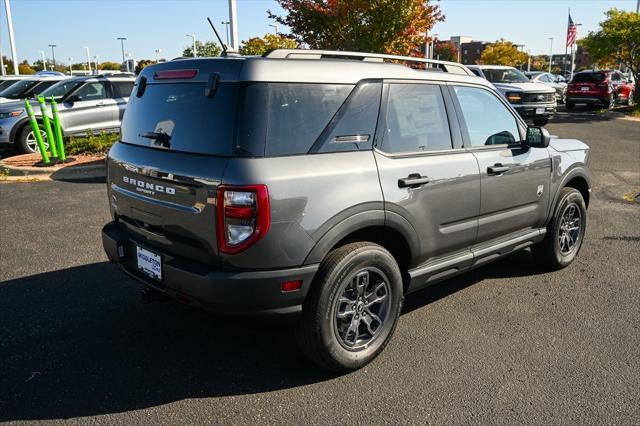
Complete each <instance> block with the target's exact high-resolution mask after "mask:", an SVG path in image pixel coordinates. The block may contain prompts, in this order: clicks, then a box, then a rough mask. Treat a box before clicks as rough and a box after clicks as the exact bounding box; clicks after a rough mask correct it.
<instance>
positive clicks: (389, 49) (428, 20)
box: [267, 0, 444, 55]
mask: <svg viewBox="0 0 640 426" xmlns="http://www.w3.org/2000/svg"><path fill="white" fill-rule="evenodd" d="M277 1H278V3H279V4H280V6H281V7H282V8H283V9H284V11H285V15H284V16H279V15H276V14H274V13H273V12H271V11H268V12H267V13H268V15H269V17H270V18H272V19H275V20H276V21H277V22H278V23H280V24H282V25H286V26H288V27H289V28H291V36H292V37H293V38H295V39H296V40H297V41H298V42H299V43H301V44H306V45H308V46H309V47H310V48H312V49H330V50H353V51H360V52H375V53H393V54H402V55H407V54H413V55H419V46H420V45H422V44H424V42H425V33H426V32H427V31H428V30H430V29H431V28H433V26H434V25H435V23H436V22H438V21H443V20H444V15H442V13H441V11H440V8H439V7H438V6H437V5H435V4H433V2H432V1H431V0H277Z"/></svg>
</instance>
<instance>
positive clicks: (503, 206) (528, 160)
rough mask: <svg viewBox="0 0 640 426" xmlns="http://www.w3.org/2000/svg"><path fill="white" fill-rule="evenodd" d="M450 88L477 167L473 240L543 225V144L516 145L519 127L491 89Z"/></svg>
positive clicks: (546, 171)
mask: <svg viewBox="0 0 640 426" xmlns="http://www.w3.org/2000/svg"><path fill="white" fill-rule="evenodd" d="M451 92H452V95H453V96H454V97H455V99H456V100H457V103H458V105H457V106H458V108H459V110H460V112H461V114H460V115H461V116H462V121H463V123H462V127H463V137H464V139H465V147H466V148H467V149H468V151H469V152H470V153H473V155H474V156H475V158H476V159H477V161H478V166H479V168H480V182H481V194H482V195H481V201H480V217H479V219H478V238H477V243H483V242H486V241H490V240H492V239H495V238H499V237H507V236H509V235H515V234H518V233H520V232H526V231H527V230H531V229H533V228H539V227H542V226H544V223H545V219H546V213H547V207H548V204H549V195H550V194H549V182H550V177H551V159H550V157H549V153H548V151H547V149H546V148H528V147H526V146H524V145H523V144H522V142H521V140H522V139H523V137H522V136H523V134H524V126H523V125H522V124H521V123H520V122H519V120H517V119H516V117H515V115H514V114H513V113H512V111H511V110H510V109H509V108H508V107H507V106H506V105H505V104H504V102H502V100H500V99H499V98H498V95H497V94H495V93H493V92H492V91H490V90H487V89H484V88H480V87H472V86H462V85H460V86H453V90H452V91H451ZM519 123H520V124H519Z"/></svg>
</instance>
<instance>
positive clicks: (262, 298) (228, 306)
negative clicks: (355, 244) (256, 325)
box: [102, 222, 318, 315]
mask: <svg viewBox="0 0 640 426" xmlns="http://www.w3.org/2000/svg"><path fill="white" fill-rule="evenodd" d="M102 245H103V246H104V250H105V252H106V253H107V256H108V257H109V260H111V261H112V262H114V263H116V264H117V265H118V266H120V268H121V269H122V270H123V271H124V272H125V273H126V274H127V275H129V276H131V277H133V278H135V279H136V280H138V281H140V282H141V283H142V284H144V285H145V286H147V287H150V288H153V289H154V290H157V291H160V292H161V293H164V294H166V295H167V296H169V297H172V298H174V299H177V300H178V301H181V302H184V303H187V304H191V305H194V306H197V307H200V308H203V309H206V310H208V311H213V312H216V313H222V314H241V315H263V314H267V315H282V314H295V313H298V312H300V311H301V310H302V302H303V301H304V299H305V296H306V294H307V292H308V290H309V287H310V285H311V281H312V280H313V277H314V275H315V273H316V271H317V269H318V265H317V264H316V265H308V266H303V267H299V268H290V269H277V270H268V271H218V270H213V269H211V267H209V266H208V265H204V264H201V263H196V262H193V261H190V260H188V259H180V258H176V257H173V256H171V255H168V254H165V253H160V252H158V251H157V250H154V249H152V250H153V251H154V252H155V253H157V254H159V255H161V256H162V281H157V280H155V279H152V278H150V277H148V276H146V275H145V274H143V273H141V272H139V270H138V269H137V267H136V254H135V253H136V245H141V246H143V247H144V244H141V242H138V241H134V240H132V239H131V237H130V236H129V235H128V234H127V232H126V231H125V230H123V229H122V228H121V227H120V226H118V224H116V223H115V222H110V223H108V224H107V225H105V227H104V228H103V229H102ZM290 280H302V288H301V289H300V290H297V291H292V292H287V293H283V292H282V291H281V288H282V282H283V281H290Z"/></svg>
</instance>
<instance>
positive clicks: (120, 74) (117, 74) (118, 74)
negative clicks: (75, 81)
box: [87, 71, 136, 78]
mask: <svg viewBox="0 0 640 426" xmlns="http://www.w3.org/2000/svg"><path fill="white" fill-rule="evenodd" d="M135 76H136V75H135V74H134V73H132V72H122V71H117V72H103V73H100V74H90V75H88V76H87V77H93V78H97V77H99V78H105V77H135Z"/></svg>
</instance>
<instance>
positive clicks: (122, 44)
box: [116, 37, 129, 72]
mask: <svg viewBox="0 0 640 426" xmlns="http://www.w3.org/2000/svg"><path fill="white" fill-rule="evenodd" d="M126 39H127V38H126V37H118V38H116V40H120V47H121V48H122V62H125V60H124V41H125V40H126ZM127 72H129V63H128V62H127Z"/></svg>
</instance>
